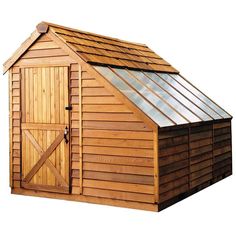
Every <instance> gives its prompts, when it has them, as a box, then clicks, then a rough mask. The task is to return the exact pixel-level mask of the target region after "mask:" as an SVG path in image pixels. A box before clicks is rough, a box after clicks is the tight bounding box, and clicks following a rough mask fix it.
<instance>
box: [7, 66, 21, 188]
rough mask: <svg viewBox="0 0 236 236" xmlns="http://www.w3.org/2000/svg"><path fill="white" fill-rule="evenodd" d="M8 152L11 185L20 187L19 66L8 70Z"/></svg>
mask: <svg viewBox="0 0 236 236" xmlns="http://www.w3.org/2000/svg"><path fill="white" fill-rule="evenodd" d="M9 73H11V76H10V89H11V91H10V96H11V98H10V101H11V104H10V111H11V114H10V119H11V120H10V125H11V127H10V132H11V133H10V137H11V145H10V148H11V150H10V154H11V162H10V164H11V168H10V169H11V174H10V176H11V181H10V182H11V186H12V187H13V188H14V187H20V180H21V122H20V119H21V110H20V102H21V99H20V98H21V97H20V94H21V90H20V89H21V86H20V68H19V67H18V66H14V67H12V69H11V70H10V72H9Z"/></svg>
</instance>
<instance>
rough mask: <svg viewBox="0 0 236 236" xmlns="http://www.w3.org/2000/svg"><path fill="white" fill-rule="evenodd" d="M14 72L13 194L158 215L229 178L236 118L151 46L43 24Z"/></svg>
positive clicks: (14, 61) (9, 65)
mask: <svg viewBox="0 0 236 236" xmlns="http://www.w3.org/2000/svg"><path fill="white" fill-rule="evenodd" d="M7 71H8V72H9V94H10V186H11V191H12V193H14V194H22V195H31V196H40V197H49V198H58V199H67V200H75V201H82V202H90V203H97V204H106V205H114V206H121V207H128V208H136V209H143V210H151V211H160V210H162V209H164V208H166V207H168V206H170V205H172V204H174V203H176V202H178V201H180V200H182V199H184V198H186V197H188V196H190V195H192V194H193V193H196V192H198V191H199V190H202V189H203V188H205V187H208V186H210V185H212V184H213V183H216V182H217V181H219V180H221V179H223V178H225V177H227V176H229V175H231V174H232V144H231V119H232V117H231V116H230V115H229V114H228V113H227V112H226V111H225V110H224V109H222V108H221V107H219V106H218V105H217V104H216V103H215V102H213V101H212V100H211V99H210V98H209V97H207V96H206V95H205V94H203V93H202V92H201V91H199V90H198V89H197V88H196V87H195V86H194V85H192V84H191V83H190V82H188V81H187V80H186V79H185V78H183V77H182V76H181V75H180V74H179V72H178V71H177V70H176V69H175V68H173V67H172V66H171V65H170V64H169V63H168V62H166V61H165V60H163V59H162V58H161V57H160V56H158V55H157V54H156V53H154V52H153V51H152V50H151V49H149V48H148V47H147V46H146V45H144V44H138V43H131V42H127V41H123V40H119V39H115V38H111V37H107V36H101V35H97V34H93V33H88V32H84V31H80V30H76V29H71V28H68V27H63V26H59V25H55V24H51V23H46V22H41V23H40V24H38V25H37V27H36V30H35V31H34V32H33V33H32V34H31V36H30V37H29V38H28V39H27V40H26V41H25V42H24V43H23V44H22V45H21V47H20V48H19V49H18V50H17V51H16V52H15V53H14V55H13V56H12V57H11V58H10V59H9V60H8V61H7V62H6V63H5V64H4V73H5V72H7Z"/></svg>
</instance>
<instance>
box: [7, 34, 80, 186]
mask: <svg viewBox="0 0 236 236" xmlns="http://www.w3.org/2000/svg"><path fill="white" fill-rule="evenodd" d="M74 62H75V61H74V60H73V59H71V58H70V57H69V56H68V55H67V53H65V52H63V51H62V50H61V49H60V48H59V47H58V46H57V45H56V44H55V43H54V42H53V41H52V40H51V39H50V38H49V37H48V36H47V35H43V36H41V37H40V38H39V39H38V40H37V41H36V42H35V43H34V44H33V45H32V46H31V47H30V48H29V49H28V50H27V51H26V52H25V53H24V55H23V56H22V57H21V58H20V59H19V60H18V61H17V62H16V64H15V66H14V67H12V70H11V71H12V76H11V77H12V78H11V82H10V87H11V98H12V100H11V101H12V102H11V104H10V110H11V111H12V112H11V113H12V116H11V117H12V118H11V123H12V130H11V133H12V134H11V136H12V140H11V143H12V145H11V152H10V153H11V156H12V158H11V173H12V177H11V179H12V181H11V182H12V186H13V187H20V181H21V175H22V173H21V168H22V167H21V165H22V163H21V162H22V160H21V152H22V150H21V141H22V135H21V114H22V112H23V113H24V110H23V111H21V102H22V101H21V100H22V99H21V93H22V92H21V89H24V88H23V86H22V87H21V79H20V77H21V75H20V68H25V67H27V68H33V67H49V66H51V65H53V66H62V65H68V66H69V65H70V64H72V63H74ZM24 87H25V86H24ZM31 94H32V93H31ZM41 109H42V108H41ZM22 118H23V119H25V117H22ZM22 122H23V121H22ZM73 133H75V132H73Z"/></svg>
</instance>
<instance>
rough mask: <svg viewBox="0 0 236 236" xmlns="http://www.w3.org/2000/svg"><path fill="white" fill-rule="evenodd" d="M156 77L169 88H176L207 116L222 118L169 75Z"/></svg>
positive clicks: (161, 74)
mask: <svg viewBox="0 0 236 236" xmlns="http://www.w3.org/2000/svg"><path fill="white" fill-rule="evenodd" d="M158 75H159V76H160V77H161V78H162V79H164V80H165V81H166V82H168V83H169V84H170V85H171V86H173V87H174V88H176V89H177V90H178V91H179V92H180V93H182V94H184V95H185V96H186V97H187V98H188V99H189V100H190V101H192V102H193V103H194V104H195V105H196V106H198V107H199V108H200V109H201V110H202V111H204V112H205V113H206V114H208V115H209V116H210V117H212V118H213V119H220V118H222V117H221V116H220V115H218V114H217V113H216V112H215V111H214V110H212V109H211V108H210V107H209V106H207V105H206V104H205V103H204V102H202V101H201V100H200V99H199V98H198V97H196V96H195V95H193V94H192V93H191V92H189V90H187V89H186V88H185V87H183V86H182V85H181V84H180V83H178V82H177V81H176V80H175V79H173V78H172V77H171V76H170V75H168V74H166V73H158Z"/></svg>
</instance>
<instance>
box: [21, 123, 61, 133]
mask: <svg viewBox="0 0 236 236" xmlns="http://www.w3.org/2000/svg"><path fill="white" fill-rule="evenodd" d="M65 126H66V125H62V124H40V123H38V124H37V123H22V125H21V129H23V130H29V129H36V130H59V131H61V130H64V129H65Z"/></svg>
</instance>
